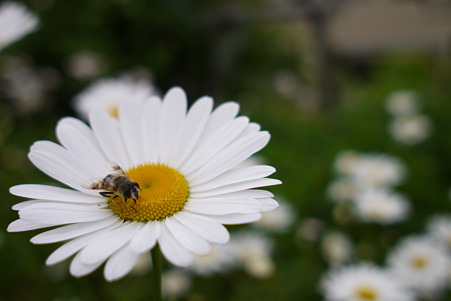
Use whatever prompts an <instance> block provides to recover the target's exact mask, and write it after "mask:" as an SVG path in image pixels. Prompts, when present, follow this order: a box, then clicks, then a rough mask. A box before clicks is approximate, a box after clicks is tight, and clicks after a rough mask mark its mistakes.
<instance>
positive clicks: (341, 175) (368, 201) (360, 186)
mask: <svg viewBox="0 0 451 301" xmlns="http://www.w3.org/2000/svg"><path fill="white" fill-rule="evenodd" d="M334 169H335V172H336V174H337V179H336V180H334V181H333V182H332V183H331V184H330V185H329V187H328V190H327V192H328V195H329V197H330V198H331V199H332V200H334V201H335V202H337V203H338V204H341V205H343V204H345V205H349V206H351V209H352V211H353V212H354V214H355V215H356V216H357V217H358V218H359V219H360V220H362V221H364V222H373V223H378V224H383V225H386V224H393V223H397V222H400V221H403V220H405V218H406V217H407V215H408V213H409V208H410V204H409V202H408V201H407V199H406V198H405V197H404V196H402V195H400V194H399V193H396V192H394V190H393V186H395V185H398V184H400V183H401V182H402V181H403V179H404V176H405V168H404V166H403V165H402V164H401V162H400V161H399V160H398V159H396V158H394V157H391V156H388V155H382V154H362V153H358V152H356V151H344V152H342V153H340V154H338V156H337V158H336V160H335V162H334Z"/></svg>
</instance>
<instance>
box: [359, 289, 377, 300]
mask: <svg viewBox="0 0 451 301" xmlns="http://www.w3.org/2000/svg"><path fill="white" fill-rule="evenodd" d="M356 296H357V298H359V299H360V300H377V298H378V294H377V292H376V291H375V290H374V288H372V287H369V286H362V287H359V288H357V291H356Z"/></svg>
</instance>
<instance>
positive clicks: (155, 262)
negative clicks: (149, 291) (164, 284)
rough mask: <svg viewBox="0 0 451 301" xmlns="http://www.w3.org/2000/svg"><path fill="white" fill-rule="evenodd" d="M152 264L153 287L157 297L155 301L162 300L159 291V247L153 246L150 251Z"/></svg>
mask: <svg viewBox="0 0 451 301" xmlns="http://www.w3.org/2000/svg"><path fill="white" fill-rule="evenodd" d="M151 254H152V264H153V274H154V278H155V279H154V287H155V294H156V296H157V298H156V299H155V300H156V301H163V295H162V291H161V273H162V272H163V260H162V258H161V251H160V248H159V247H158V245H157V246H155V247H154V248H153V249H152V251H151Z"/></svg>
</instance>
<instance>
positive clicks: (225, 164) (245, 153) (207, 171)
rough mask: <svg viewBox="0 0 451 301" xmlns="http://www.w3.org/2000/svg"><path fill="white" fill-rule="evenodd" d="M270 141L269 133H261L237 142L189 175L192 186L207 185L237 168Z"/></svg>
mask: <svg viewBox="0 0 451 301" xmlns="http://www.w3.org/2000/svg"><path fill="white" fill-rule="evenodd" d="M268 141H269V133H268V132H259V133H256V134H252V135H249V136H246V137H242V138H240V139H238V140H235V141H234V142H232V143H231V144H230V145H228V146H227V147H225V148H224V149H223V150H221V151H220V152H219V153H218V154H216V155H215V157H214V158H212V159H211V160H210V161H208V162H207V163H206V164H204V165H203V166H202V167H201V168H199V169H198V170H196V171H195V172H193V173H192V174H189V175H187V178H188V181H189V182H190V184H191V185H192V186H195V185H198V184H201V183H205V182H207V181H209V180H211V179H213V178H215V177H216V176H218V175H220V174H222V173H223V172H224V171H226V170H228V169H229V168H232V167H233V166H236V165H237V164H239V163H241V162H242V161H244V160H246V159H247V158H249V157H250V156H251V155H253V154H254V153H256V152H258V151H259V150H260V149H262V148H263V147H264V146H265V145H266V144H267V143H268Z"/></svg>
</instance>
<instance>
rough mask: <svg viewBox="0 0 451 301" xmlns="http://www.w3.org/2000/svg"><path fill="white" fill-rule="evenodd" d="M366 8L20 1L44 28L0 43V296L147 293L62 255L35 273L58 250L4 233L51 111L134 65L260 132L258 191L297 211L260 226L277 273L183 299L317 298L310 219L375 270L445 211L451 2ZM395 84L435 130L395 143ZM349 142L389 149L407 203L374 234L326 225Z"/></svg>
mask: <svg viewBox="0 0 451 301" xmlns="http://www.w3.org/2000/svg"><path fill="white" fill-rule="evenodd" d="M375 2H378V1H377V0H375V1H369V0H366V1H352V0H348V1H294V0H293V1H263V0H236V1H221V0H218V1H211V0H210V1H209V0H198V1H190V0H166V1H163V0H156V1H144V0H95V1H85V0H79V1H63V0H30V1H24V2H23V3H24V4H26V6H28V7H29V8H30V9H31V10H32V11H34V12H35V13H36V14H37V15H38V16H39V18H40V26H39V27H40V28H39V30H38V31H36V32H35V33H32V34H30V35H29V36H27V37H25V38H23V39H22V40H20V41H18V42H16V43H14V44H13V45H11V46H9V47H8V48H6V49H4V50H3V51H2V52H0V73H1V75H0V76H1V81H0V83H1V84H2V86H1V89H0V101H1V102H0V187H1V189H0V194H1V200H2V202H1V204H0V206H1V207H0V261H1V263H0V266H1V269H2V271H3V272H2V273H0V300H8V301H10V300H151V298H152V290H151V287H152V285H151V283H152V276H151V273H150V272H147V273H145V274H144V275H130V276H128V277H126V278H124V279H122V280H120V281H117V282H113V283H107V282H106V281H104V279H103V276H102V271H101V270H100V271H99V270H98V271H96V272H95V273H94V274H92V275H90V276H87V277H84V278H82V279H75V278H73V277H71V276H70V275H69V273H68V268H67V264H60V265H58V266H56V267H46V266H45V259H46V257H47V256H48V255H49V254H50V253H51V252H52V250H54V249H55V248H56V245H49V246H47V245H43V246H35V245H32V244H31V243H30V242H29V241H28V240H29V238H31V237H32V236H33V235H34V234H37V233H39V232H40V231H39V230H38V231H32V232H31V233H30V232H24V233H7V232H6V228H7V226H8V224H9V223H10V222H12V221H13V220H15V219H16V218H17V213H16V212H14V211H12V210H11V209H10V208H11V206H12V205H13V204H15V203H17V202H19V201H21V200H22V199H21V198H18V197H14V196H12V195H10V194H9V193H8V189H9V187H11V186H13V185H16V184H22V183H54V182H53V181H52V180H51V179H49V178H48V177H46V176H45V175H44V174H43V173H41V172H40V171H38V170H37V169H36V168H34V166H32V164H31V163H30V162H29V161H28V159H27V152H28V148H29V146H30V145H31V144H32V143H33V142H34V141H36V140H42V139H49V140H53V141H55V140H56V138H55V134H54V128H55V124H56V122H57V120H58V119H60V118H61V117H63V116H67V115H72V116H74V114H75V113H74V111H73V109H72V106H71V101H72V99H73V97H74V96H75V95H76V94H77V93H79V92H80V91H81V90H83V89H84V88H85V87H86V86H87V85H88V84H89V83H90V82H91V81H92V80H94V79H96V78H100V77H104V76H118V75H120V74H123V73H125V72H132V73H134V74H138V75H139V76H141V75H142V74H144V76H146V77H150V78H152V79H153V81H154V83H155V85H156V86H157V87H158V88H159V89H160V91H162V92H165V91H166V90H167V89H168V88H170V87H172V86H174V85H179V86H182V87H183V88H184V89H185V90H186V91H187V94H188V97H189V99H190V101H194V100H195V99H197V98H198V97H200V96H202V95H211V96H213V97H214V99H215V103H216V104H218V103H220V102H222V101H226V100H231V99H233V100H236V101H238V102H240V104H241V111H240V113H241V114H243V115H249V116H250V118H251V120H253V121H256V122H258V123H260V124H261V125H262V128H263V129H265V130H269V131H270V133H271V135H272V139H271V142H270V144H269V145H268V147H266V148H265V149H264V150H263V151H262V152H261V153H260V154H261V155H262V156H263V157H264V158H265V160H266V161H267V162H268V163H269V164H271V165H273V166H275V167H276V168H277V173H276V174H275V177H276V178H279V179H281V180H282V181H283V185H280V186H278V187H274V188H271V189H270V190H271V191H273V192H274V193H275V194H276V195H278V196H282V197H283V198H284V199H285V200H287V201H288V202H289V203H290V204H291V205H292V206H293V208H294V211H295V212H294V213H295V215H296V220H295V221H294V222H293V224H292V225H291V227H290V228H289V230H288V231H286V232H284V233H281V234H269V235H270V236H271V238H272V239H273V240H274V251H273V259H274V262H275V272H274V274H273V275H272V276H270V277H268V278H266V279H257V278H253V277H252V276H250V275H248V274H247V273H245V272H244V271H242V270H240V269H237V270H234V271H231V272H229V273H224V274H221V275H213V276H211V277H201V276H193V286H192V288H191V291H190V293H188V294H187V295H186V296H185V297H183V298H182V300H190V301H202V300H320V299H321V297H320V295H319V291H318V281H319V279H320V277H321V275H322V274H323V273H324V272H325V271H326V270H327V268H328V265H327V262H326V261H325V259H324V258H323V257H322V256H321V253H320V247H319V245H320V242H319V240H317V239H306V238H305V237H303V236H302V235H299V231H298V229H299V227H300V226H301V225H302V223H303V221H305V220H306V219H311V218H315V220H318V221H320V223H321V225H322V228H323V229H327V230H330V229H337V230H341V231H346V233H347V234H348V235H349V236H350V237H351V238H352V240H353V241H354V243H355V246H356V249H355V259H356V261H358V260H370V261H374V262H376V263H383V262H384V259H385V255H384V254H386V251H387V250H388V249H389V248H390V247H391V246H392V245H393V244H394V243H395V242H396V241H398V240H399V238H401V237H403V236H404V235H407V234H410V233H418V232H421V231H423V229H424V225H425V222H426V220H427V218H428V217H430V216H431V215H432V214H435V213H440V212H449V208H450V199H449V189H450V182H451V156H450V154H451V135H450V134H449V133H450V131H451V119H450V117H449V114H450V112H451V21H450V20H449V18H443V16H444V15H445V16H449V15H450V13H451V4H450V2H449V1H438V0H437V1H426V0H425V1H409V0H404V1H400V0H399V1H396V0H392V1H388V0H385V1H380V2H379V4H374V3H375ZM384 5H385V6H384ZM374 7H376V8H377V9H374ZM412 7H417V13H412V12H411V9H412ZM359 9H360V10H361V11H360V12H361V14H362V15H361V17H360V19H359V18H356V17H355V16H356V14H357V13H356V10H357V12H359ZM384 9H385V10H386V11H384ZM388 11H390V12H391V13H387V12H388ZM363 12H365V13H366V14H368V16H372V13H373V14H377V13H380V14H382V15H384V16H386V17H387V18H392V20H394V21H393V22H392V23H390V24H384V23H389V22H383V20H380V19H379V18H377V16H374V17H365V16H366V15H364V13H363ZM384 12H385V13H384ZM396 12H398V15H396ZM403 12H404V13H403ZM409 12H411V13H409ZM446 12H447V15H446ZM357 15H358V14H357ZM353 18H354V19H353ZM409 18H411V19H409ZM377 20H380V24H378V23H377ZM353 22H354V23H353ZM359 22H360V23H359ZM409 22H410V23H409ZM431 23H432V25H431ZM359 30H360V32H359ZM82 51H85V52H86V51H87V52H91V53H95V54H96V55H97V56H98V57H99V58H100V59H101V62H102V64H101V68H100V70H99V72H98V74H96V75H95V76H94V77H93V78H76V77H74V76H73V74H71V71H70V67H69V64H70V63H69V60H70V57H71V56H72V55H74V54H76V53H79V52H82ZM11 60H12V61H13V62H16V64H17V61H19V62H20V63H19V65H21V66H22V65H24V64H25V65H26V66H27V68H28V69H27V70H31V71H29V72H30V74H27V76H30V77H31V76H38V77H39V78H40V79H41V82H42V85H43V88H41V89H38V90H37V91H36V92H35V93H36V94H37V93H40V94H39V95H36V94H33V93H32V94H33V95H32V96H36V97H35V98H33V97H30V99H31V100H25V101H20V100H18V99H17V97H15V96H11V95H10V93H9V92H8V91H9V90H8V89H9V88H8V72H11V70H17V68H18V67H17V65H14V64H13V65H12V66H13V67H11ZM8 66H9V67H8ZM24 89H25V88H24ZM400 89H409V90H413V91H416V92H417V93H418V95H419V96H420V101H421V110H422V112H423V113H424V114H425V115H427V116H428V117H430V118H431V120H432V123H433V128H434V130H433V134H432V135H431V137H429V138H428V139H427V140H426V141H424V142H421V143H419V144H418V145H414V146H406V145H404V144H401V143H399V142H397V141H394V140H393V139H392V138H391V137H390V135H389V132H388V124H389V120H390V116H389V114H388V113H387V112H386V110H385V100H386V98H387V96H388V95H389V94H390V93H391V92H393V91H396V90H400ZM31 91H33V90H31ZM38 96H39V97H38ZM30 103H31V104H30ZM349 149H352V150H357V151H361V152H367V153H372V152H376V153H387V154H390V155H392V156H395V157H397V158H399V159H400V160H401V161H402V162H403V163H404V164H405V166H406V169H407V179H406V180H405V181H404V183H403V184H402V185H401V186H400V187H398V189H397V190H398V191H401V192H402V193H404V194H405V195H407V196H408V198H409V199H410V200H411V203H412V209H413V210H412V214H411V216H410V218H409V219H408V220H407V221H405V222H403V223H400V224H399V225H396V226H389V227H382V226H377V225H369V224H362V223H359V222H357V221H351V222H348V223H346V224H343V223H341V222H340V221H337V220H336V219H335V218H334V214H333V208H334V206H333V204H332V203H331V201H330V199H328V197H327V195H326V188H327V186H328V184H329V183H330V182H331V181H332V179H333V178H334V173H333V168H332V165H333V162H334V159H335V157H336V155H337V154H338V153H339V152H340V151H343V150H349ZM240 227H242V226H235V227H229V229H231V230H232V231H233V230H235V228H240ZM447 298H451V294H450V293H448V295H446V294H445V296H443V300H451V299H447Z"/></svg>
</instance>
